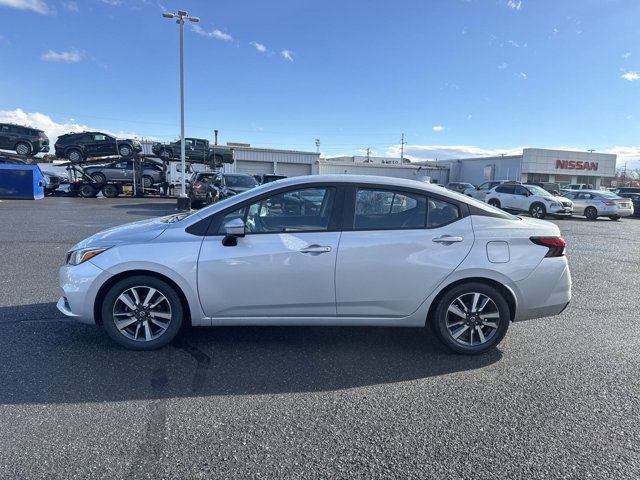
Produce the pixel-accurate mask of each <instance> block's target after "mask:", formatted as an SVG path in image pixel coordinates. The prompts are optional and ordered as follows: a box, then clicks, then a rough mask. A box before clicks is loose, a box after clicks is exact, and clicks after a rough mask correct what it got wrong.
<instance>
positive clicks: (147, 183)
mask: <svg viewBox="0 0 640 480" xmlns="http://www.w3.org/2000/svg"><path fill="white" fill-rule="evenodd" d="M151 187H153V178H151V177H150V176H149V175H143V176H142V188H151Z"/></svg>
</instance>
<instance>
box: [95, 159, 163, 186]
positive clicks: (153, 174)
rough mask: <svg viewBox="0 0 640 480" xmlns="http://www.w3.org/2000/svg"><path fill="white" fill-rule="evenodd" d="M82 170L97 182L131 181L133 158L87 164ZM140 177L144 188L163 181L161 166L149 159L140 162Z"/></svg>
mask: <svg viewBox="0 0 640 480" xmlns="http://www.w3.org/2000/svg"><path fill="white" fill-rule="evenodd" d="M84 171H85V173H86V174H87V175H89V176H90V177H91V178H93V180H94V181H95V182H97V183H105V182H121V183H133V160H117V161H115V162H111V163H107V164H106V165H95V166H89V167H85V168H84ZM141 179H142V186H143V187H144V188H151V187H152V186H153V185H155V184H157V183H161V182H164V175H163V173H162V167H161V166H160V165H159V164H158V163H156V162H152V161H150V160H147V161H144V162H142V177H141Z"/></svg>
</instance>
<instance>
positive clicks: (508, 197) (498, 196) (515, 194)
mask: <svg viewBox="0 0 640 480" xmlns="http://www.w3.org/2000/svg"><path fill="white" fill-rule="evenodd" d="M486 202H487V203H488V204H489V205H491V206H494V207H497V208H502V209H503V210H510V211H515V212H529V215H531V216H532V217H533V218H540V219H543V218H544V217H546V216H548V215H550V216H553V217H556V218H560V217H570V216H571V214H572V213H573V203H572V202H571V200H569V199H567V198H564V197H557V196H555V195H552V194H551V193H549V192H547V191H546V190H545V189H544V188H541V187H538V186H537V185H526V184H525V185H516V184H512V183H504V184H502V185H499V186H497V187H495V188H494V189H492V190H491V191H490V192H489V193H488V194H487V197H486Z"/></svg>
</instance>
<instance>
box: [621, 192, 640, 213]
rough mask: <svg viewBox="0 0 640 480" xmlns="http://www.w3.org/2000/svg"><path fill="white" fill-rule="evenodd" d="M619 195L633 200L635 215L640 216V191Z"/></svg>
mask: <svg viewBox="0 0 640 480" xmlns="http://www.w3.org/2000/svg"><path fill="white" fill-rule="evenodd" d="M618 196H619V197H622V198H628V199H629V200H631V203H632V204H633V216H634V217H640V191H639V192H638V193H620V194H618Z"/></svg>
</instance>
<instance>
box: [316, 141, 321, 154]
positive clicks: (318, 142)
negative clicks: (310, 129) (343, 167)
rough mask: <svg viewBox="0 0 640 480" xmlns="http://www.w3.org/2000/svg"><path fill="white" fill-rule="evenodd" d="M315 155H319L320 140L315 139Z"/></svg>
mask: <svg viewBox="0 0 640 480" xmlns="http://www.w3.org/2000/svg"><path fill="white" fill-rule="evenodd" d="M316 153H320V139H319V138H316Z"/></svg>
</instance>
